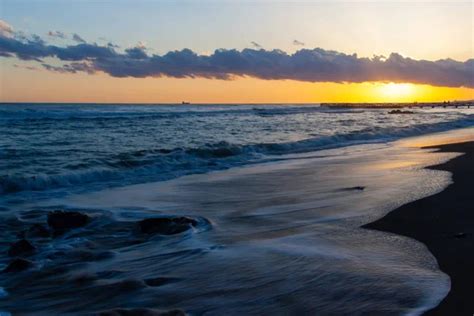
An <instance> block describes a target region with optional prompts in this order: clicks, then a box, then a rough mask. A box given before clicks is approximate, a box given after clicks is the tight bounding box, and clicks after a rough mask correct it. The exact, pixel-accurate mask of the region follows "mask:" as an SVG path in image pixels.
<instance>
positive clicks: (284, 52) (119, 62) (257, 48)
mask: <svg viewBox="0 0 474 316" xmlns="http://www.w3.org/2000/svg"><path fill="white" fill-rule="evenodd" d="M473 17H474V8H473V4H472V1H467V2H459V1H449V2H448V1H446V2H439V1H437V2H432V1H419V2H413V1H378V2H360V1H345V2H342V1H318V2H310V1H301V2H298V3H297V4H295V3H294V2H291V3H290V2H275V1H231V0H227V1H197V0H196V1H123V0H119V1H100V2H99V1H86V0H83V1H79V0H77V1H23V0H15V1H10V0H0V20H1V21H0V101H2V102H124V103H128V102H129V103H132V102H151V103H175V102H181V101H182V100H186V101H190V102H193V103H207V102H209V103H265V102H271V103H284V102H288V103H292V102H295V103H300V102H310V103H311V102H413V101H418V102H423V101H444V100H467V99H474V59H473V58H474V35H473ZM354 54H356V55H354Z"/></svg>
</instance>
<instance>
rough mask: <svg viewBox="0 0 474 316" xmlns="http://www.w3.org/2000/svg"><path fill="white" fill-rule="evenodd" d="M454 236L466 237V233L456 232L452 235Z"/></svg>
mask: <svg viewBox="0 0 474 316" xmlns="http://www.w3.org/2000/svg"><path fill="white" fill-rule="evenodd" d="M454 237H456V238H459V239H461V238H466V237H467V234H466V233H457V234H455V235H454Z"/></svg>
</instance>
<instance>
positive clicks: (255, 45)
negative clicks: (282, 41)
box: [250, 41, 262, 48]
mask: <svg viewBox="0 0 474 316" xmlns="http://www.w3.org/2000/svg"><path fill="white" fill-rule="evenodd" d="M250 44H252V46H253V47H255V48H262V45H260V44H259V43H257V42H254V41H252V42H250Z"/></svg>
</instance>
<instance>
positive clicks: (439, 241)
mask: <svg viewBox="0 0 474 316" xmlns="http://www.w3.org/2000/svg"><path fill="white" fill-rule="evenodd" d="M435 148H438V149H439V151H442V152H460V153H463V155H461V156H459V157H456V158H454V159H452V160H450V161H448V162H446V163H443V164H441V165H437V166H433V167H430V169H435V170H445V171H449V172H451V173H452V174H453V176H452V177H453V183H452V184H451V185H450V186H449V187H448V188H446V189H445V190H444V191H442V192H440V193H438V194H435V195H433V196H430V197H426V198H423V199H420V200H417V201H414V202H411V203H409V204H406V205H403V206H402V207H400V208H398V209H396V210H394V211H393V212H391V213H389V214H388V215H386V216H385V217H383V218H381V219H379V220H377V221H375V222H373V223H370V224H368V225H365V226H364V227H365V228H370V229H376V230H381V231H386V232H392V233H395V234H398V235H403V236H408V237H411V238H414V239H416V240H418V241H421V242H422V243H424V244H425V245H426V246H427V247H428V249H429V250H430V252H431V253H432V254H433V255H434V256H435V257H436V259H437V261H438V263H439V266H440V269H441V270H442V271H444V272H446V273H447V274H448V275H449V276H450V278H451V290H450V291H449V294H448V295H447V296H446V298H445V299H444V300H443V301H442V302H441V303H440V304H439V305H438V306H437V307H436V308H434V309H432V310H430V311H428V312H427V313H426V315H472V311H473V310H474V301H473V300H472V284H473V283H474V273H473V270H472V267H473V266H474V256H473V247H474V241H473V233H474V212H473V211H474V208H473V205H474V196H473V194H472V183H471V181H472V179H473V178H474V164H473V162H474V157H473V155H474V142H465V143H457V144H448V145H442V146H437V147H435Z"/></svg>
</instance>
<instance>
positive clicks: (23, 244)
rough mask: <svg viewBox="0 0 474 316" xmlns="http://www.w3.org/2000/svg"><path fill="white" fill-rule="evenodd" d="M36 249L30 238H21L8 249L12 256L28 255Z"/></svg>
mask: <svg viewBox="0 0 474 316" xmlns="http://www.w3.org/2000/svg"><path fill="white" fill-rule="evenodd" d="M35 249H36V248H35V246H33V245H32V244H31V243H30V242H29V241H28V240H26V239H21V240H19V241H17V242H15V243H13V244H12V245H11V246H10V249H8V255H9V256H10V257H15V256H19V255H27V254H31V253H33V252H34V251H35Z"/></svg>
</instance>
